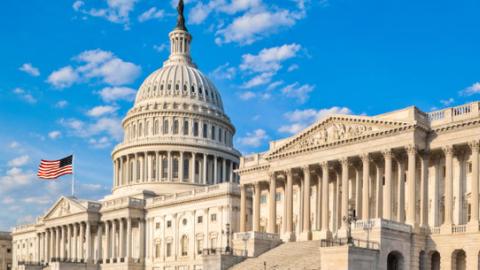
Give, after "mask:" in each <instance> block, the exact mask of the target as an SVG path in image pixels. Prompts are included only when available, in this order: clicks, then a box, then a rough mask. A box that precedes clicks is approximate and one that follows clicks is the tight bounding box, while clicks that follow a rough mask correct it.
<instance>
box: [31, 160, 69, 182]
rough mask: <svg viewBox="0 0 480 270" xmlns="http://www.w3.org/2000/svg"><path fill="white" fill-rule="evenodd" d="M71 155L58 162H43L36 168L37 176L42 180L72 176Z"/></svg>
mask: <svg viewBox="0 0 480 270" xmlns="http://www.w3.org/2000/svg"><path fill="white" fill-rule="evenodd" d="M72 164H73V155H70V156H68V157H64V158H62V159H59V160H44V159H42V161H41V162H40V166H38V173H37V176H38V177H39V178H42V179H56V178H58V177H60V176H62V175H66V174H73V165H72Z"/></svg>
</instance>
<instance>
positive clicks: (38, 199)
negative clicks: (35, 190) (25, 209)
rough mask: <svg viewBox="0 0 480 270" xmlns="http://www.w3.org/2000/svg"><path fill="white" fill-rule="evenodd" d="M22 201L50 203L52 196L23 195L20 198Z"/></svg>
mask: <svg viewBox="0 0 480 270" xmlns="http://www.w3.org/2000/svg"><path fill="white" fill-rule="evenodd" d="M22 201H23V202H24V203H29V204H32V203H35V204H43V205H46V204H50V203H52V197H50V196H30V197H25V198H23V199H22Z"/></svg>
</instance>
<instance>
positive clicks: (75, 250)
mask: <svg viewBox="0 0 480 270" xmlns="http://www.w3.org/2000/svg"><path fill="white" fill-rule="evenodd" d="M72 226H73V237H72V238H73V251H72V253H73V259H74V260H75V261H76V260H77V259H80V257H79V256H78V250H79V248H78V237H77V224H73V225H72Z"/></svg>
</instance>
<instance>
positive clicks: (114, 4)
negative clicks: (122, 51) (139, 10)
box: [72, 0, 138, 29]
mask: <svg viewBox="0 0 480 270" xmlns="http://www.w3.org/2000/svg"><path fill="white" fill-rule="evenodd" d="M106 2H107V7H105V8H99V9H96V8H91V9H85V8H84V7H85V2H84V1H76V2H74V3H73V5H72V8H73V9H74V10H75V11H77V12H80V13H82V14H85V15H89V16H92V17H99V18H104V19H106V20H108V21H109V22H112V23H118V24H123V25H124V28H125V29H129V23H130V13H131V12H132V11H133V9H134V8H135V4H136V3H137V2H138V0H106Z"/></svg>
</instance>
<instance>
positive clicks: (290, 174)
mask: <svg viewBox="0 0 480 270" xmlns="http://www.w3.org/2000/svg"><path fill="white" fill-rule="evenodd" d="M283 173H284V174H285V176H287V177H292V174H293V170H292V169H285V170H283Z"/></svg>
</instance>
